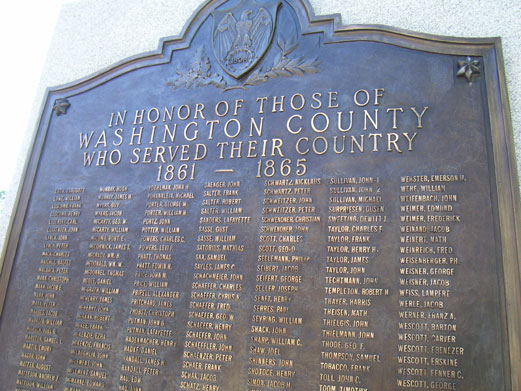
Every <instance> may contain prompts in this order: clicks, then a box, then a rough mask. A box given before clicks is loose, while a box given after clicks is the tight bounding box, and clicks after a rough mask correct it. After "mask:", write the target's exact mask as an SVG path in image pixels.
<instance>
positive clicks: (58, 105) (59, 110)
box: [52, 98, 71, 116]
mask: <svg viewBox="0 0 521 391" xmlns="http://www.w3.org/2000/svg"><path fill="white" fill-rule="evenodd" d="M70 105H71V104H70V103H69V101H68V100H67V99H66V98H65V99H56V101H55V102H54V106H53V108H52V109H53V110H54V112H55V113H56V115H57V116H60V115H62V114H67V110H68V109H69V107H70Z"/></svg>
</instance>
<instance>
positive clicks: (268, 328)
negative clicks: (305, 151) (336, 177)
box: [248, 178, 321, 391]
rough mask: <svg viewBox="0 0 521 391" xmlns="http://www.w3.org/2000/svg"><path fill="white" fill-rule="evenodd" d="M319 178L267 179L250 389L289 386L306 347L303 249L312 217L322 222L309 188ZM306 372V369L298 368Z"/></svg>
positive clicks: (306, 256) (307, 260) (258, 390)
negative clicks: (300, 300) (302, 300)
mask: <svg viewBox="0 0 521 391" xmlns="http://www.w3.org/2000/svg"><path fill="white" fill-rule="evenodd" d="M320 183H321V179H320V178H310V179H295V180H290V179H280V180H267V181H265V183H264V186H265V187H264V199H263V208H262V216H261V219H262V224H261V232H260V236H259V248H258V249H259V255H258V259H257V261H258V262H257V275H256V279H255V282H256V284H255V292H254V305H253V313H252V317H251V329H250V357H249V366H248V390H249V391H261V390H280V389H285V390H289V389H292V388H294V387H295V386H294V384H293V383H294V380H295V378H296V377H298V374H297V371H296V366H297V365H296V363H295V361H296V359H297V358H298V357H299V354H301V353H303V348H304V349H305V347H306V341H305V340H304V338H300V336H301V335H302V334H303V329H304V327H305V326H306V325H307V324H308V323H309V322H311V321H312V319H306V317H305V316H303V314H302V312H301V311H299V308H300V309H302V304H301V303H299V299H300V298H302V295H305V294H306V293H305V292H303V291H302V290H301V286H302V283H303V280H304V278H305V277H304V276H305V273H304V270H303V269H304V268H305V267H306V265H308V264H310V263H311V262H312V260H311V256H310V255H309V254H307V253H306V251H305V248H304V246H305V244H306V237H307V236H308V235H307V234H308V232H309V230H310V226H311V224H313V223H316V224H320V221H321V219H320V215H318V212H317V208H316V206H315V200H314V196H313V190H314V188H315V187H316V186H318V185H320ZM301 375H304V374H301Z"/></svg>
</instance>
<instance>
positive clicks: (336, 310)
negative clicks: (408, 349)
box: [320, 177, 389, 391]
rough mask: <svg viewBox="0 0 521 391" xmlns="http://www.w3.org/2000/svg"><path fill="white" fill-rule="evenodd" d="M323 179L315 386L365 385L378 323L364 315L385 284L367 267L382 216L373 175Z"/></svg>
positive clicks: (356, 389) (370, 313) (356, 388)
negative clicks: (325, 211)
mask: <svg viewBox="0 0 521 391" xmlns="http://www.w3.org/2000/svg"><path fill="white" fill-rule="evenodd" d="M329 185H330V186H329V216H328V225H327V256H326V263H325V269H326V270H325V271H326V273H325V286H324V307H323V313H322V316H323V318H322V341H321V343H322V351H321V352H320V359H321V360H320V371H321V372H320V391H367V390H368V379H369V377H370V376H371V374H372V373H373V367H374V366H375V365H381V363H382V358H381V357H380V354H379V353H378V352H379V351H380V349H379V345H377V344H376V343H375V342H374V341H375V340H377V339H378V338H381V337H380V336H379V335H378V329H377V328H378V326H377V325H373V324H371V321H370V320H369V319H375V318H377V317H378V314H377V313H375V311H374V310H372V307H373V306H374V304H375V300H379V299H380V298H381V297H383V296H388V295H389V289H388V288H385V287H383V286H382V283H381V281H380V278H379V277H377V276H374V275H371V274H370V273H371V269H372V264H373V263H374V261H375V257H376V255H377V253H378V252H379V248H378V246H377V245H376V243H375V242H376V240H377V239H378V237H379V236H380V235H381V234H382V232H383V230H384V227H385V225H386V223H387V216H386V215H385V209H384V204H383V203H384V200H383V199H382V195H381V192H380V180H379V178H377V177H345V178H331V179H330V183H329ZM374 327H376V329H375V328H374ZM380 346H381V345H380Z"/></svg>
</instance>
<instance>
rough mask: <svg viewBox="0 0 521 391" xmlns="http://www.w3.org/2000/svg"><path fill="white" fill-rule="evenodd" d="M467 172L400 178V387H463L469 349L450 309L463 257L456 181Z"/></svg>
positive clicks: (462, 178) (398, 380) (398, 358)
mask: <svg viewBox="0 0 521 391" xmlns="http://www.w3.org/2000/svg"><path fill="white" fill-rule="evenodd" d="M464 181H465V176H464V175H417V176H404V177H402V178H401V183H400V223H401V225H400V256H399V262H400V268H399V271H400V276H399V285H400V290H399V293H400V297H399V312H398V316H399V323H398V356H397V360H398V369H397V380H396V381H397V385H398V390H411V389H414V390H427V389H443V390H456V389H459V387H458V382H459V381H460V380H462V379H463V373H462V371H461V370H460V365H461V359H462V358H463V353H464V349H463V347H461V346H460V345H458V340H457V336H456V330H457V318H456V314H454V313H453V312H452V311H451V309H450V307H451V306H450V302H451V297H452V294H453V292H454V289H455V287H454V284H453V281H452V280H453V277H454V276H455V273H456V272H457V269H458V264H459V263H460V260H459V258H458V256H457V248H455V247H453V244H454V243H455V241H454V240H451V233H452V232H453V229H454V227H455V226H456V225H458V224H460V223H461V222H462V221H461V216H460V215H459V214H458V209H459V205H460V202H462V200H460V196H459V194H457V192H456V190H457V189H456V187H457V186H456V184H458V183H462V182H464Z"/></svg>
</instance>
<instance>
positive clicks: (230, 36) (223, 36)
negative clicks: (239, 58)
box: [214, 12, 237, 60]
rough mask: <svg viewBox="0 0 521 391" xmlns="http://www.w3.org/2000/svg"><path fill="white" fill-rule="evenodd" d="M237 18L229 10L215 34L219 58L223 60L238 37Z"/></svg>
mask: <svg viewBox="0 0 521 391" xmlns="http://www.w3.org/2000/svg"><path fill="white" fill-rule="evenodd" d="M236 26H237V20H236V19H235V17H234V16H233V15H232V13H231V12H228V13H227V14H226V16H225V17H224V18H222V20H221V21H220V22H219V25H218V26H217V28H216V29H215V34H214V48H215V51H216V54H217V56H218V57H219V59H221V60H223V59H224V58H225V57H226V55H227V54H228V51H229V50H230V48H231V47H232V45H233V42H234V41H235V38H236V37H237V28H236Z"/></svg>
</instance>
